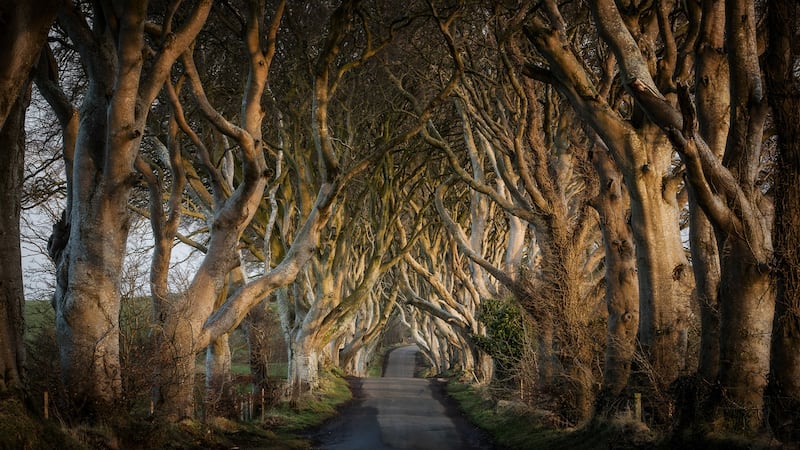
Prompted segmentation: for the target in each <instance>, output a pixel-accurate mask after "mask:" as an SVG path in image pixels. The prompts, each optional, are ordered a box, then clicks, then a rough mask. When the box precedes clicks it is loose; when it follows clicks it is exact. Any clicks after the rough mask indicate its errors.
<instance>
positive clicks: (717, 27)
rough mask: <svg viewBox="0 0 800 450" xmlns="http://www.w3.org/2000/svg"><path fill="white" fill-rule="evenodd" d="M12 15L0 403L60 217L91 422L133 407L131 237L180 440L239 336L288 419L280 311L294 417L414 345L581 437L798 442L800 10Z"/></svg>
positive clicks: (73, 354)
mask: <svg viewBox="0 0 800 450" xmlns="http://www.w3.org/2000/svg"><path fill="white" fill-rule="evenodd" d="M10 3H15V2H5V3H4V4H2V6H0V39H2V42H0V44H2V45H0V170H2V175H0V183H2V187H0V196H2V199H3V203H2V209H3V212H4V214H2V218H1V219H0V220H2V223H0V258H2V260H3V261H4V262H5V263H4V264H3V265H2V268H0V288H1V289H0V305H1V306H2V308H0V395H2V396H18V397H20V398H24V397H25V396H27V395H28V388H27V386H28V379H29V377H31V376H33V375H32V374H30V373H26V370H25V368H26V354H25V352H26V350H25V339H24V329H25V327H24V320H23V317H24V307H25V301H24V300H25V299H24V295H23V284H24V282H23V271H22V265H21V262H20V261H21V254H20V236H21V234H24V230H21V228H20V214H21V211H22V209H23V208H26V209H30V208H33V207H34V206H35V205H36V204H49V205H58V206H57V209H58V212H57V213H55V214H52V217H51V219H52V222H53V228H52V234H51V236H49V241H48V242H47V243H46V244H45V243H44V242H42V243H41V244H40V245H41V246H42V247H44V246H45V245H46V248H47V252H48V255H47V256H48V257H49V258H50V260H51V261H52V265H53V267H54V270H53V272H52V275H51V277H52V280H51V282H52V285H53V286H54V288H53V289H52V292H50V293H49V294H48V295H52V306H53V308H54V311H55V317H56V328H55V337H56V342H57V345H58V366H59V373H60V379H61V389H60V390H59V392H60V393H61V394H60V395H59V398H56V399H55V401H56V402H57V404H58V408H59V409H60V410H61V411H62V414H63V415H64V417H67V418H69V419H70V420H72V421H75V422H97V421H102V420H104V418H105V417H107V416H108V415H109V414H115V413H117V414H118V413H119V407H120V406H121V405H124V404H125V401H126V399H129V398H131V397H133V396H135V395H136V396H141V395H142V393H141V392H136V393H134V392H127V390H128V389H130V386H133V385H134V384H132V383H129V382H127V381H126V380H128V379H129V378H130V376H131V375H130V374H128V373H126V371H125V370H124V367H125V365H124V361H123V359H124V358H123V355H121V344H120V342H121V328H122V326H123V325H122V323H121V310H122V308H123V303H124V300H123V289H124V286H123V279H122V275H121V274H122V273H123V268H124V266H125V264H126V260H127V261H130V256H129V255H128V251H129V249H130V248H131V246H132V245H133V244H136V243H132V242H130V241H131V239H129V238H130V232H131V227H132V223H134V222H137V221H138V222H143V223H146V224H147V225H148V227H149V228H148V232H147V234H148V236H149V239H148V242H149V243H148V244H147V245H148V246H151V248H150V249H149V255H150V262H149V267H148V268H147V269H146V272H147V273H148V277H149V278H148V283H147V284H148V286H146V287H145V286H142V292H146V293H147V294H146V295H149V296H150V299H149V303H150V305H151V307H150V308H149V311H152V313H151V314H150V313H149V314H148V317H146V318H145V319H146V320H147V321H148V327H149V332H148V333H147V336H146V341H147V348H148V349H149V351H150V352H151V353H152V354H151V355H150V358H151V359H149V360H148V361H149V363H151V367H149V368H150V369H152V370H151V371H150V373H148V375H147V383H146V384H147V390H148V392H147V395H148V396H150V397H151V398H152V400H153V405H154V413H155V414H156V415H158V416H160V417H161V418H163V419H165V420H168V421H177V420H180V419H182V418H184V417H191V416H193V414H194V411H195V410H196V407H197V405H196V403H197V402H202V401H203V398H211V397H213V396H216V395H217V394H219V395H222V394H221V390H223V389H224V386H226V385H228V384H229V381H230V379H231V367H230V358H231V355H230V347H229V344H228V336H229V334H230V333H231V332H233V331H234V330H236V329H237V328H241V329H242V331H243V333H244V335H245V338H246V340H247V343H248V346H249V349H250V352H251V358H250V360H251V372H252V375H253V383H254V384H255V385H256V386H259V387H267V384H268V380H267V373H266V370H265V368H264V361H263V360H260V359H259V358H262V356H263V355H261V354H262V353H263V346H264V345H266V344H265V342H264V337H263V336H264V335H265V333H266V332H267V331H268V330H267V329H266V328H265V327H275V326H276V325H275V323H274V321H271V320H269V317H268V316H269V314H268V310H271V311H276V312H277V315H278V318H279V323H280V331H281V333H282V335H283V337H284V339H285V344H286V351H287V353H288V357H289V366H288V373H287V374H286V375H287V382H286V383H287V385H286V389H285V390H284V393H283V394H284V395H285V396H286V397H287V398H290V399H297V398H299V396H300V395H302V394H303V393H304V392H307V391H309V390H312V391H313V390H314V389H315V388H316V387H317V383H318V382H319V380H318V373H319V370H320V369H322V368H324V367H326V366H339V367H341V368H342V369H343V370H344V371H345V372H346V373H348V374H352V375H359V376H363V375H364V374H365V373H366V370H367V365H368V363H369V362H370V361H371V360H372V359H373V357H374V355H375V352H376V349H377V348H378V344H379V342H380V341H381V338H382V336H383V334H384V332H385V330H387V329H388V328H395V329H397V328H400V329H403V330H405V331H404V332H405V333H406V335H407V336H408V339H410V340H411V341H413V342H414V343H416V344H417V345H418V346H419V347H420V349H421V351H422V353H423V355H424V357H425V358H426V359H427V360H428V362H429V363H430V364H431V366H432V367H433V369H434V370H435V371H436V372H438V373H457V374H460V376H462V377H463V378H464V379H468V380H470V381H472V382H475V383H478V384H487V385H493V386H498V387H502V388H503V390H504V391H505V395H511V396H513V397H514V398H521V399H522V400H523V401H525V402H527V403H529V404H532V405H535V406H536V407H538V408H543V409H546V410H550V411H552V412H553V413H554V414H555V415H557V416H558V417H559V420H560V421H561V423H565V424H568V425H570V426H575V425H580V424H586V423H589V422H590V421H592V420H603V419H605V418H608V417H614V416H615V415H616V414H620V413H623V412H624V411H626V410H629V409H630V408H631V407H632V401H633V398H634V394H635V393H642V399H643V403H644V413H645V415H646V417H647V421H648V423H650V424H653V425H655V426H658V427H660V428H661V429H664V430H668V429H672V430H673V431H676V432H683V431H696V432H709V431H718V432H730V433H738V434H742V435H745V436H749V435H753V434H757V433H769V434H770V435H771V436H773V437H774V438H776V439H778V440H780V441H782V442H786V443H788V442H798V441H800V251H799V250H798V249H799V248H800V143H799V142H800V136H798V131H797V130H798V120H800V103H799V102H800V57H798V54H799V53H798V52H800V36H798V34H800V17H798V9H800V7H798V5H797V4H796V2H795V1H792V0H774V1H763V2H762V1H755V2H754V1H752V0H727V1H714V0H688V1H677V0H641V1H635V0H616V1H615V0H595V1H562V2H558V1H555V0H540V1H520V2H517V1H488V2H478V1H449V0H442V1H439V0H420V1H416V0H412V1H408V2H404V3H403V5H402V7H400V6H399V5H397V4H396V3H395V2H393V1H384V0H360V1H359V0H343V1H341V2H340V1H311V0H309V1H286V0H218V1H212V0H192V1H188V0H186V1H181V0H151V1H146V0H115V1H88V0H87V1H84V0H36V1H30V2H23V4H21V5H14V4H10ZM34 109H35V110H37V111H38V112H39V113H41V114H42V115H44V116H47V117H50V118H51V119H52V120H50V121H49V122H48V123H46V124H37V126H36V127H33V126H32V124H31V123H30V122H31V121H30V120H27V121H26V113H30V112H31V111H33V110H34ZM26 129H27V130H28V132H29V133H50V134H52V135H53V136H56V137H55V138H53V139H49V140H43V139H42V140H39V139H34V138H35V136H32V135H29V136H26ZM26 161H27V163H26ZM51 208H52V207H51ZM62 210H63V212H62ZM186 248H189V249H192V251H193V252H194V254H195V255H199V256H196V258H195V259H196V260H197V261H198V262H197V264H196V265H195V266H193V268H192V269H190V270H189V269H186V268H185V267H182V266H181V265H180V264H176V263H175V261H176V256H175V255H174V253H176V252H178V249H184V250H182V251H185V249H186ZM180 270H184V271H186V270H189V272H188V275H186V278H187V279H186V282H185V283H177V282H176V281H175V280H176V277H177V276H178V275H177V272H178V271H180ZM181 273H182V274H183V273H184V272H181ZM28 300H33V299H28ZM201 353H204V354H205V356H206V357H205V386H204V388H205V390H206V393H205V396H198V395H196V391H197V389H196V381H197V380H196V379H195V378H196V369H195V368H196V364H197V361H198V358H197V356H198V355H199V354H201ZM262 359H263V358H262ZM137 386H138V385H137ZM139 388H141V386H140V387H139Z"/></svg>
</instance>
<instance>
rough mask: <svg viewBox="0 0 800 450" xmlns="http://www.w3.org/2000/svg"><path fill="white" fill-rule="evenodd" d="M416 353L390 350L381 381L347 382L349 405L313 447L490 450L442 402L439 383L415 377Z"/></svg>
mask: <svg viewBox="0 0 800 450" xmlns="http://www.w3.org/2000/svg"><path fill="white" fill-rule="evenodd" d="M418 351H419V349H418V348H417V347H416V346H408V347H401V348H398V349H395V350H394V351H392V352H391V353H390V354H389V355H388V363H387V365H386V368H385V372H384V376H383V377H382V378H349V379H348V381H349V383H350V388H351V390H352V391H353V401H352V402H350V403H349V404H348V405H347V406H346V407H344V408H343V409H342V410H341V412H340V414H339V415H338V416H337V417H335V418H334V419H332V420H331V421H329V422H328V423H326V424H325V425H323V426H322V427H321V428H320V429H319V430H318V431H317V432H316V433H314V434H313V435H312V439H313V440H314V441H315V448H318V449H324V450H388V449H431V450H434V449H435V450H448V449H452V450H456V449H458V450H462V449H474V450H478V449H494V448H495V447H494V446H493V445H492V444H491V443H490V440H489V439H488V438H487V436H486V435H485V434H484V433H483V432H481V431H480V430H479V429H477V428H476V427H474V426H473V425H472V424H470V423H469V421H467V420H466V418H464V417H463V416H462V415H461V412H460V410H459V408H458V406H457V404H456V403H455V401H454V400H452V399H450V398H449V397H447V395H446V394H445V383H444V382H443V381H438V380H435V379H422V378H414V368H415V363H416V354H417V352H418Z"/></svg>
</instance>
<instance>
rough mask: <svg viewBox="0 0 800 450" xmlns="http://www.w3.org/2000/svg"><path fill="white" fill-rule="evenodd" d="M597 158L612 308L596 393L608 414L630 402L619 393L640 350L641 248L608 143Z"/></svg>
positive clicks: (595, 153)
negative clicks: (638, 249)
mask: <svg viewBox="0 0 800 450" xmlns="http://www.w3.org/2000/svg"><path fill="white" fill-rule="evenodd" d="M592 163H593V164H594V166H595V170H596V171H597V173H598V174H599V175H600V193H599V194H598V196H597V198H596V199H595V200H594V202H593V206H594V207H595V209H597V212H598V214H600V228H601V230H602V232H603V245H604V247H605V266H606V271H605V272H606V273H605V279H606V307H607V309H608V335H607V338H606V355H605V366H604V367H603V385H602V387H601V390H600V393H599V394H598V396H597V413H598V414H606V413H610V412H613V411H616V410H618V409H620V408H624V407H627V404H624V403H623V402H622V400H623V399H622V398H620V395H621V394H622V392H623V390H624V389H625V387H626V386H627V385H628V378H629V377H630V373H631V363H632V362H633V355H634V352H635V351H636V333H637V331H638V327H639V280H638V276H637V273H636V249H635V247H634V243H633V234H632V232H631V229H630V225H629V224H628V214H630V206H629V200H628V196H627V192H626V190H625V185H624V182H623V180H622V174H621V173H620V172H619V170H618V169H617V168H616V165H615V164H614V162H613V160H612V159H611V158H610V157H609V156H608V155H607V154H606V151H605V149H603V148H597V149H595V151H593V152H592Z"/></svg>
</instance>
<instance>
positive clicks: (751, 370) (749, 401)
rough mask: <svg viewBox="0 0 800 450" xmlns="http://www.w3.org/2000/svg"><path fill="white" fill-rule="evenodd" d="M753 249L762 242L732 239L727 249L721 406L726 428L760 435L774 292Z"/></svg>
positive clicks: (723, 282)
mask: <svg viewBox="0 0 800 450" xmlns="http://www.w3.org/2000/svg"><path fill="white" fill-rule="evenodd" d="M753 246H756V247H757V246H758V243H749V242H745V241H744V240H742V239H735V238H729V240H728V242H726V243H725V246H724V247H723V253H725V254H726V257H725V258H723V259H722V278H721V280H720V295H719V299H720V301H719V305H720V368H719V381H720V384H721V387H722V393H721V395H722V397H721V399H720V401H719V402H718V404H719V406H720V407H721V408H722V411H721V413H722V416H723V417H724V419H725V422H726V423H725V424H724V425H723V426H724V427H725V428H726V429H734V430H741V429H745V430H756V429H757V428H758V427H759V426H760V425H761V423H762V420H761V419H762V413H763V395H764V387H765V386H766V384H767V373H768V371H769V357H770V355H769V353H770V335H771V332H772V319H773V314H774V301H773V299H774V292H773V286H772V284H771V280H770V275H769V272H768V270H767V269H766V268H765V267H762V266H761V265H760V264H759V261H758V260H756V258H754V257H753V252H752V248H753Z"/></svg>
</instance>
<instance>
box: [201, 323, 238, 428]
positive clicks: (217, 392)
mask: <svg viewBox="0 0 800 450" xmlns="http://www.w3.org/2000/svg"><path fill="white" fill-rule="evenodd" d="M228 336H229V335H227V334H223V335H222V336H220V337H219V338H218V339H216V340H214V341H213V342H212V343H211V344H210V345H209V346H208V347H207V348H206V408H205V414H206V417H212V416H213V415H222V416H227V415H230V414H232V413H233V411H234V410H233V406H234V403H233V400H234V399H233V389H232V388H233V386H232V384H231V383H232V381H233V376H232V374H231V347H230V344H229V339H228Z"/></svg>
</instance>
